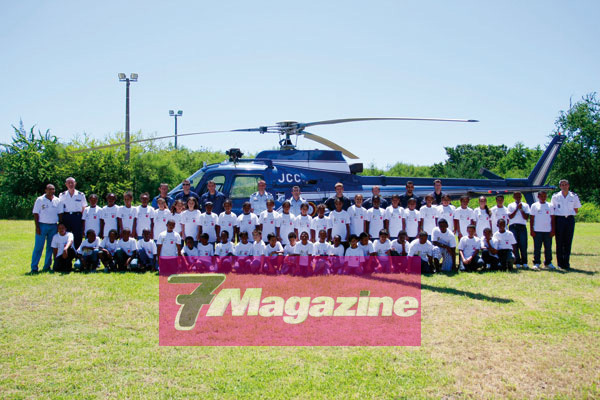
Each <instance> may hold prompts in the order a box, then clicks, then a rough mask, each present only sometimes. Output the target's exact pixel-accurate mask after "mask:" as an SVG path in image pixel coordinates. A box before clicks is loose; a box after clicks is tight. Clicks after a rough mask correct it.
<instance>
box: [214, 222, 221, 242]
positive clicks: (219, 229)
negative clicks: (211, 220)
mask: <svg viewBox="0 0 600 400" xmlns="http://www.w3.org/2000/svg"><path fill="white" fill-rule="evenodd" d="M215 234H216V235H217V239H218V238H219V237H220V236H221V226H219V222H218V220H217V223H216V224H215Z"/></svg>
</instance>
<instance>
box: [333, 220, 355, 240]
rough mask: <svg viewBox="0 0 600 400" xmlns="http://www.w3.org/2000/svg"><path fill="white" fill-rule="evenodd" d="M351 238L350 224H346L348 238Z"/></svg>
mask: <svg viewBox="0 0 600 400" xmlns="http://www.w3.org/2000/svg"><path fill="white" fill-rule="evenodd" d="M329 237H330V238H331V229H330V230H329ZM349 238H350V224H346V240H348V239H349Z"/></svg>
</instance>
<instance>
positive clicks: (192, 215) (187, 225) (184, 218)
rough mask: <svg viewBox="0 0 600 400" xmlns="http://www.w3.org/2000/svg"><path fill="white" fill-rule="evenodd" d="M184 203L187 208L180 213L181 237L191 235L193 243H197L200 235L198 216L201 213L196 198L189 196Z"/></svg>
mask: <svg viewBox="0 0 600 400" xmlns="http://www.w3.org/2000/svg"><path fill="white" fill-rule="evenodd" d="M186 205H187V210H185V211H184V212H183V213H182V214H181V233H182V236H183V237H188V236H191V237H193V238H194V243H198V239H199V237H200V233H199V232H198V229H199V226H200V216H201V215H202V213H201V212H200V206H199V205H198V199H196V198H195V197H190V198H188V200H187V204H186Z"/></svg>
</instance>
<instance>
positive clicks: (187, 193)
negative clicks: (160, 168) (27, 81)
mask: <svg viewBox="0 0 600 400" xmlns="http://www.w3.org/2000/svg"><path fill="white" fill-rule="evenodd" d="M181 188H182V189H183V191H182V192H179V194H177V196H175V200H181V201H183V204H184V205H187V201H188V199H189V198H190V197H195V198H196V200H198V203H200V196H198V194H197V193H196V192H192V191H191V190H190V189H191V188H192V186H191V183H190V181H189V180H188V179H186V180H184V181H183V182H181Z"/></svg>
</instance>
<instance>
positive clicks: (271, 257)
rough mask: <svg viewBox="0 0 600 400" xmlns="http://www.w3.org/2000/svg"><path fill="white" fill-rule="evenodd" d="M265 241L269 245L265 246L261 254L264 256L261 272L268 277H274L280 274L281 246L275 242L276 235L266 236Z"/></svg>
mask: <svg viewBox="0 0 600 400" xmlns="http://www.w3.org/2000/svg"><path fill="white" fill-rule="evenodd" d="M267 240H268V242H269V243H267V244H266V245H265V249H264V253H263V254H264V256H265V262H264V265H263V272H264V273H265V274H268V275H275V274H277V273H280V270H281V262H282V261H283V246H282V245H281V243H279V242H278V241H277V235H276V234H275V233H269V234H268V235H267Z"/></svg>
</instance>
